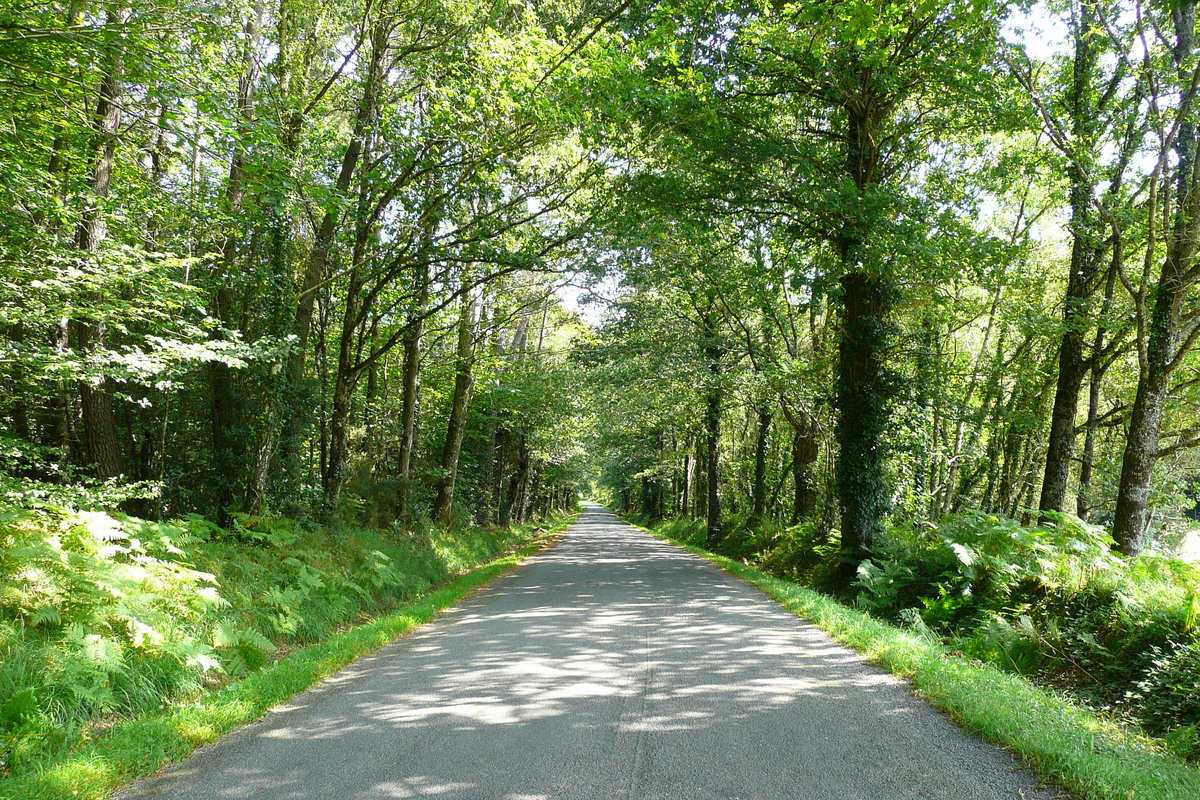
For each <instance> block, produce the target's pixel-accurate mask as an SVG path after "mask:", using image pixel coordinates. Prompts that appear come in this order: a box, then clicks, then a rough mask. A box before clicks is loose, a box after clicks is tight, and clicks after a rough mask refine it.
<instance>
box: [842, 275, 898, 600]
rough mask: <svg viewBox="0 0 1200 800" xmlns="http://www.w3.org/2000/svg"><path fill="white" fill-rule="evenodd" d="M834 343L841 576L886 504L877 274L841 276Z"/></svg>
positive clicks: (882, 309)
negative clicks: (838, 326)
mask: <svg viewBox="0 0 1200 800" xmlns="http://www.w3.org/2000/svg"><path fill="white" fill-rule="evenodd" d="M841 284H842V338H841V342H840V343H839V345H838V380H837V403H838V409H839V414H838V421H837V441H838V449H839V458H838V464H837V489H838V501H839V504H840V506H841V512H842V515H841V530H842V568H841V574H842V577H843V579H845V580H847V581H849V580H851V579H852V578H853V577H854V574H855V571H856V570H857V568H858V564H859V562H860V561H862V559H863V558H865V557H866V548H867V547H869V546H870V545H871V543H872V542H873V541H874V539H875V536H876V535H877V534H878V533H879V531H880V530H881V529H882V527H883V520H884V516H885V515H886V514H887V510H888V489H887V482H886V476H885V470H884V446H883V432H884V428H885V426H886V424H887V392H886V385H887V375H886V368H885V365H884V358H885V355H886V348H887V341H888V320H887V316H888V310H889V306H890V302H889V301H890V296H889V295H890V291H889V289H888V287H887V286H886V285H885V284H884V281H883V280H882V279H880V278H879V277H878V276H875V275H871V274H868V273H865V272H852V273H850V274H848V275H845V276H844V277H843V278H842V280H841Z"/></svg>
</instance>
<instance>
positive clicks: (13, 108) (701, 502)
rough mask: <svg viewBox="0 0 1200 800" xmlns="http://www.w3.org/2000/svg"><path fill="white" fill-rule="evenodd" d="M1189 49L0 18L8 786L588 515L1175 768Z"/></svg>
mask: <svg viewBox="0 0 1200 800" xmlns="http://www.w3.org/2000/svg"><path fill="white" fill-rule="evenodd" d="M1196 7H1197V3H1196V2H1194V0H1048V1H1047V2H1041V1H1040V0H1020V1H1019V2H1004V1H1003V0H906V1H905V2H893V0H796V2H783V1H782V0H745V1H742V0H731V1H730V2H724V1H723V0H622V1H621V2H615V1H614V2H608V3H600V2H597V1H596V0H494V1H493V0H341V1H339V2H332V0H162V1H161V2H149V0H47V1H46V2H30V3H26V2H22V1H21V0H0V90H2V91H0V208H3V209H4V213H3V215H2V217H0V382H2V383H0V386H3V391H0V775H3V774H8V773H10V772H11V773H13V774H16V773H19V772H20V771H21V770H22V769H25V768H31V765H33V766H36V764H38V763H40V762H39V759H43V758H46V757H49V756H50V755H53V754H54V753H57V752H59V751H61V750H63V749H64V748H69V747H71V746H73V745H74V744H75V743H77V742H79V741H81V740H84V739H87V738H88V737H89V736H90V735H91V733H90V732H91V731H92V730H93V727H92V726H94V724H95V721H96V720H102V719H104V718H106V716H110V715H112V714H125V713H133V712H136V711H138V710H142V709H147V708H153V707H157V706H158V705H161V704H162V703H164V702H169V701H171V700H172V699H173V698H174V699H178V698H188V697H192V696H194V694H195V693H196V692H198V691H201V690H203V689H204V688H205V687H209V688H211V687H212V686H213V685H217V684H221V683H222V682H224V681H227V680H230V679H232V678H236V677H238V676H242V675H246V674H248V673H250V672H253V671H254V670H256V669H258V668H259V667H260V666H261V665H262V664H264V663H267V662H269V661H271V660H272V659H274V658H275V657H276V651H277V650H281V649H282V651H287V650H288V649H289V648H291V647H294V646H295V645H296V644H298V643H303V642H312V641H319V640H320V639H322V638H323V637H325V636H326V635H328V634H329V632H330V631H332V630H335V629H336V628H337V627H338V626H339V625H342V624H344V623H345V622H346V621H347V620H351V619H354V618H356V615H358V614H360V613H362V612H364V611H370V610H372V609H375V610H378V609H380V608H385V607H389V604H393V603H395V602H399V601H400V600H402V599H404V598H408V597H413V596H417V595H419V594H420V593H422V592H424V591H426V590H427V589H428V588H429V587H430V586H433V585H437V584H439V582H441V581H443V580H446V579H447V578H448V577H449V576H451V575H454V574H457V573H459V572H461V571H462V570H464V569H466V568H467V567H469V566H471V565H473V564H477V563H480V562H481V561H482V560H486V558H489V557H491V556H493V555H495V554H497V553H500V552H502V551H505V550H506V549H509V548H511V547H514V546H516V545H517V544H519V543H521V542H527V541H529V540H530V537H534V536H537V535H541V534H542V533H544V531H545V528H544V527H539V526H551V527H552V526H554V525H556V524H558V522H557V521H561V520H562V519H564V518H565V517H566V515H568V514H569V513H570V512H571V511H572V510H573V509H574V508H575V506H576V501H577V499H579V498H582V497H589V496H591V497H596V498H598V499H602V500H604V501H605V502H606V503H607V504H608V505H609V506H610V507H612V508H613V509H614V510H616V511H618V512H620V513H622V514H624V515H626V516H627V517H628V518H630V519H633V520H635V521H639V522H640V523H642V524H645V525H647V526H653V527H654V528H655V530H657V531H659V532H661V533H663V534H664V535H667V536H669V537H671V538H674V539H677V540H679V541H682V542H686V543H689V544H692V545H695V546H699V547H703V548H705V549H707V550H710V551H714V552H717V553H720V554H723V555H725V556H728V557H731V558H733V559H735V560H737V561H740V562H744V563H746V564H751V565H754V566H756V567H758V568H760V569H762V570H764V571H766V572H770V573H772V574H775V575H778V576H781V577H785V578H787V579H788V580H791V581H795V582H798V583H801V584H804V585H808V586H814V587H816V588H819V589H821V590H822V591H826V592H828V593H830V594H832V595H834V596H836V597H838V598H840V599H842V600H844V601H845V602H847V603H849V604H851V605H856V606H857V607H859V608H862V609H865V610H867V611H869V612H870V613H872V614H873V615H876V616H878V617H880V618H882V619H886V620H889V621H891V622H894V623H896V624H898V625H901V626H906V627H908V628H910V629H913V630H917V631H920V632H921V633H922V635H928V636H931V637H936V638H938V639H939V640H941V641H945V642H948V643H950V644H951V645H952V646H953V647H955V648H957V649H958V650H960V651H962V652H964V653H966V654H968V655H970V656H971V657H973V658H977V659H979V660H981V661H986V662H990V663H994V664H997V665H999V666H1000V667H1001V668H1003V669H1006V670H1008V671H1011V672H1015V673H1019V674H1021V675H1025V676H1028V677H1030V678H1031V679H1033V680H1035V681H1037V682H1039V683H1043V684H1045V685H1049V686H1053V687H1055V688H1056V689H1057V690H1059V691H1062V692H1064V693H1067V694H1068V695H1069V696H1071V697H1072V698H1074V699H1075V700H1077V701H1078V702H1079V703H1082V704H1084V705H1086V706H1088V707H1089V708H1093V709H1095V710H1096V711H1097V712H1098V713H1102V714H1106V715H1110V716H1111V717H1113V718H1117V719H1120V720H1122V721H1124V722H1125V723H1128V724H1130V725H1134V726H1140V729H1141V730H1143V731H1145V732H1146V733H1147V734H1150V735H1153V736H1155V737H1159V740H1160V741H1161V742H1165V744H1163V745H1162V746H1163V747H1165V748H1168V749H1169V750H1171V751H1172V752H1174V753H1176V754H1177V755H1179V756H1180V757H1182V758H1185V759H1191V760H1195V759H1197V758H1200V633H1198V630H1200V628H1198V627H1197V626H1198V622H1200V566H1198V565H1200V533H1198V532H1197V531H1198V530H1200V352H1198V351H1200V259H1198V258H1197V255H1198V253H1197V249H1198V248H1200V159H1198V158H1197V135H1198V129H1197V126H1198V123H1200V97H1197V94H1198V91H1200V43H1198V42H1197V41H1196ZM47 698H52V699H47Z"/></svg>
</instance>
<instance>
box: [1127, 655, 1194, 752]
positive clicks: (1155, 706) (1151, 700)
mask: <svg viewBox="0 0 1200 800" xmlns="http://www.w3.org/2000/svg"><path fill="white" fill-rule="evenodd" d="M1151 652H1152V654H1153V658H1152V660H1151V666H1150V669H1149V670H1148V671H1147V672H1146V676H1145V678H1143V679H1142V680H1141V681H1139V682H1138V684H1137V688H1136V689H1135V690H1134V691H1133V692H1131V693H1130V696H1131V698H1132V699H1135V700H1136V701H1137V706H1138V711H1139V716H1141V718H1142V720H1143V721H1145V722H1146V724H1147V727H1149V728H1150V729H1151V730H1153V731H1155V732H1158V733H1163V732H1167V731H1170V730H1173V729H1178V728H1187V727H1190V728H1191V729H1192V731H1193V732H1194V731H1195V730H1196V728H1197V726H1200V641H1195V640H1193V641H1191V642H1187V643H1178V642H1170V643H1168V644H1167V645H1166V646H1162V647H1160V646H1154V647H1152V648H1151Z"/></svg>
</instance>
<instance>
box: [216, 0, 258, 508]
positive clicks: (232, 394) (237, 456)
mask: <svg viewBox="0 0 1200 800" xmlns="http://www.w3.org/2000/svg"><path fill="white" fill-rule="evenodd" d="M262 16H263V6H262V4H261V3H256V4H255V8H254V9H253V10H252V11H251V13H250V15H249V16H248V17H247V19H246V24H245V27H244V33H245V35H246V38H245V50H244V52H243V54H242V74H241V75H240V76H239V78H238V91H237V109H238V124H237V137H236V141H235V142H234V145H233V152H232V153H231V154H230V157H229V173H228V178H227V180H226V184H225V214H226V217H227V219H226V221H225V223H224V224H225V232H224V234H223V236H222V237H221V241H220V244H219V246H218V250H219V252H220V254H221V257H220V259H219V260H218V262H217V268H216V269H215V270H214V271H213V276H212V279H213V294H212V300H213V303H212V313H213V316H214V317H215V318H216V319H217V320H218V321H219V322H220V323H221V326H220V327H221V329H220V330H215V331H213V333H212V336H213V338H218V339H219V338H221V337H222V336H223V335H224V332H225V331H226V330H232V329H233V328H235V327H236V325H235V322H234V320H233V314H232V312H233V307H234V293H233V289H232V287H231V286H230V284H229V282H228V280H227V276H228V275H229V274H231V273H232V272H233V270H234V268H235V261H236V258H237V242H238V240H239V237H238V236H237V235H235V233H234V231H235V229H236V226H237V221H238V218H239V216H240V214H241V211H242V204H243V201H244V200H245V197H246V153H247V150H246V147H247V144H246V143H245V141H244V139H245V138H246V136H247V134H248V127H249V122H250V119H251V117H252V116H253V114H254V86H255V83H256V82H257V79H258V58H257V50H258V29H259V26H260V25H261V24H262ZM207 367H208V384H209V424H210V429H211V434H210V441H211V443H212V465H213V469H214V472H215V474H216V479H217V485H216V487H215V489H216V495H215V498H214V499H215V501H216V510H217V513H218V515H220V517H221V518H222V521H224V520H223V517H224V515H225V509H227V508H228V507H229V506H231V505H233V503H234V498H235V497H236V496H237V495H238V494H239V493H238V484H239V483H241V482H242V478H243V476H245V474H246V468H247V466H249V465H248V463H247V461H248V459H247V453H246V452H245V449H246V448H245V440H246V437H245V431H244V428H245V425H246V407H245V403H244V402H243V400H242V396H241V393H240V392H238V391H237V390H236V388H235V386H234V379H233V368H232V367H230V366H229V365H228V364H226V363H225V362H223V361H215V360H214V361H209V362H208V365H207ZM242 504H243V507H244V505H245V499H244V498H243V501H242Z"/></svg>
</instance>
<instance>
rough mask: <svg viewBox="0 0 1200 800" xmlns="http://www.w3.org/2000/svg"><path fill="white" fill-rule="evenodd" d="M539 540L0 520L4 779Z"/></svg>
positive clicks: (106, 519)
mask: <svg viewBox="0 0 1200 800" xmlns="http://www.w3.org/2000/svg"><path fill="white" fill-rule="evenodd" d="M533 535H534V530H533V526H532V525H528V526H524V527H521V528H511V529H506V530H500V529H486V530H485V529H469V530H457V531H445V530H440V529H437V528H428V529H425V530H420V531H417V532H415V533H413V532H406V531H401V530H399V529H392V530H369V529H363V528H356V527H349V526H340V527H336V528H318V527H315V526H311V525H307V524H303V523H300V522H297V521H295V520H291V519H286V518H280V517H270V516H261V517H248V516H238V517H235V519H234V522H233V524H232V525H231V527H230V528H229V529H223V528H219V527H217V526H216V525H214V524H212V523H211V522H209V521H207V520H205V519H203V518H201V517H189V518H187V519H183V520H176V521H173V522H169V523H155V522H147V521H144V520H140V519H135V518H131V517H124V516H114V515H109V514H105V513H100V512H87V511H75V510H69V509H65V508H56V507H42V508H37V509H12V510H7V511H4V512H3V513H0V777H2V776H3V775H5V774H14V775H18V774H21V773H23V772H26V771H30V770H36V769H37V768H39V766H40V765H41V764H43V763H44V762H46V761H47V760H48V759H52V758H54V757H55V756H57V755H58V754H60V753H62V752H64V751H66V750H67V749H69V748H71V747H73V746H76V745H78V744H79V743H81V742H84V741H87V740H88V739H90V738H92V737H93V736H95V735H96V734H97V733H98V732H101V731H103V730H105V729H106V728H108V727H111V726H112V725H113V724H114V723H115V722H117V721H119V720H121V719H126V718H130V717H134V716H137V715H139V714H144V713H148V712H153V711H154V710H156V709H160V708H162V707H164V706H166V705H168V704H172V703H179V702H182V701H194V700H196V699H198V698H200V697H201V696H203V695H204V694H205V693H206V692H208V691H211V690H212V689H214V688H217V687H219V686H221V685H222V684H224V683H225V682H227V681H229V680H230V679H231V678H239V677H243V676H247V675H250V674H252V673H255V672H257V671H259V670H261V669H263V668H264V667H265V666H267V665H269V664H271V663H273V662H274V661H276V660H277V659H278V658H280V657H282V656H284V655H286V654H287V653H288V652H290V651H292V650H293V649H295V648H296V647H299V646H302V645H305V644H308V643H312V642H317V641H319V640H322V639H323V638H325V637H327V636H329V635H330V634H331V633H332V632H334V631H336V630H338V629H339V628H341V627H343V626H346V625H347V624H350V623H352V622H355V621H356V620H360V619H363V618H365V617H367V616H369V615H374V614H378V613H380V612H383V611H386V610H388V609H391V608H395V607H397V606H398V605H400V604H403V603H406V602H409V601H411V600H413V599H414V598H416V597H418V596H421V595H423V594H426V593H428V592H429V591H430V589H431V587H433V586H436V585H439V584H443V583H445V582H446V581H448V580H449V579H451V578H452V577H454V576H456V575H458V574H460V573H462V572H464V571H466V570H467V569H469V568H471V567H473V566H475V565H477V564H479V563H482V562H483V561H486V560H488V559H490V558H493V557H495V556H496V555H497V554H499V553H501V552H504V551H507V550H510V549H512V548H514V547H515V546H517V545H518V544H520V543H521V542H522V541H526V540H528V539H530V538H531V537H532V536H533Z"/></svg>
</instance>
